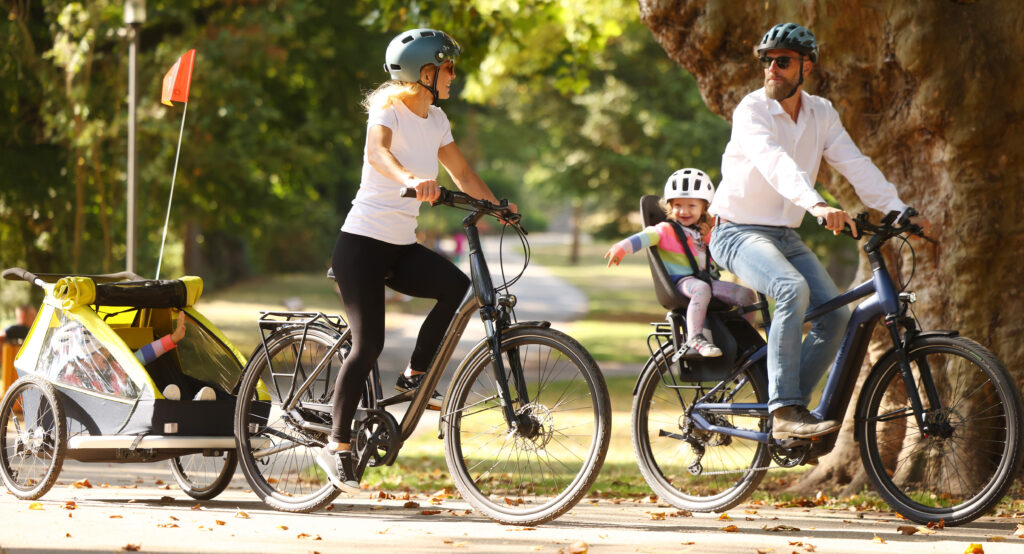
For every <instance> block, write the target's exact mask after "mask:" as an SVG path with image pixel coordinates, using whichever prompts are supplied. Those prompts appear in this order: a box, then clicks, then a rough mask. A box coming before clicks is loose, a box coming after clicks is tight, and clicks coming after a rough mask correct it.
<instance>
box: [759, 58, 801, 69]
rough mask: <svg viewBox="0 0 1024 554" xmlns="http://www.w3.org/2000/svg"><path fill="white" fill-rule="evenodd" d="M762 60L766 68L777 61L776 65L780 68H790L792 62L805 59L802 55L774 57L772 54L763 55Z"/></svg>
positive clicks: (762, 64)
mask: <svg viewBox="0 0 1024 554" xmlns="http://www.w3.org/2000/svg"><path fill="white" fill-rule="evenodd" d="M760 60H761V66H762V67H764V68H765V69H768V68H769V67H771V66H772V62H775V65H777V66H778V67H779V69H789V64H790V63H791V62H793V61H796V60H800V61H803V57H802V56H801V57H799V58H794V57H791V56H776V57H774V58H773V57H771V56H761V58H760Z"/></svg>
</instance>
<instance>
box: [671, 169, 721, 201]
mask: <svg viewBox="0 0 1024 554" xmlns="http://www.w3.org/2000/svg"><path fill="white" fill-rule="evenodd" d="M714 197H715V185H713V184H712V183H711V177H708V174H707V173H704V172H703V171H701V170H699V169H693V168H689V167H688V168H686V169H680V170H678V171H676V172H675V173H673V174H672V175H669V177H668V181H666V182H665V201H666V202H668V201H669V200H672V199H673V198H699V199H701V200H706V201H707V202H708V203H710V202H711V199H712V198H714Z"/></svg>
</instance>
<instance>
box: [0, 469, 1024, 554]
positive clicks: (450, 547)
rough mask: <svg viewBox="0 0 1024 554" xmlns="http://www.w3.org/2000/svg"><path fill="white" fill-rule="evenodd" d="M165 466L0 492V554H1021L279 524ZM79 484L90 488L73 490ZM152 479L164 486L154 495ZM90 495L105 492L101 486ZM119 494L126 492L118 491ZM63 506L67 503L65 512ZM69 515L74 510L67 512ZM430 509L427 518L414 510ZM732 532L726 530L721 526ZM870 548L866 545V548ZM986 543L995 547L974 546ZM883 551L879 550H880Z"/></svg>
mask: <svg viewBox="0 0 1024 554" xmlns="http://www.w3.org/2000/svg"><path fill="white" fill-rule="evenodd" d="M166 467H167V466H166V465H165V464H163V463H159V464H132V465H120V466H118V465H111V466H108V465H106V464H79V463H77V462H69V463H68V465H67V466H66V467H65V469H64V472H63V473H62V477H63V478H62V479H61V480H60V481H59V482H58V484H57V486H55V487H54V489H52V490H51V491H50V492H49V493H48V494H47V495H46V496H45V497H44V498H43V499H42V500H41V501H39V504H38V505H37V506H36V508H37V509H33V507H32V503H31V502H28V501H21V500H17V499H16V498H14V497H13V496H11V495H9V494H0V552H6V553H8V554H16V553H29V552H33V553H35V552H41V551H46V552H51V551H71V550H77V551H99V552H116V551H121V550H122V549H126V548H138V549H139V550H141V551H144V552H360V551H375V552H403V553H410V554H411V553H416V552H551V553H554V552H559V551H561V550H562V549H564V548H566V547H569V546H571V545H573V544H575V543H578V542H582V543H585V544H586V547H587V549H588V550H589V551H590V552H701V553H703V552H709V553H716V552H745V553H754V552H762V553H764V552H774V553H785V554H789V553H790V552H797V553H799V554H804V553H805V552H819V553H820V552H828V553H832V552H836V553H849V552H885V553H888V552H904V553H914V554H920V553H930V552H940V553H950V554H960V553H962V552H964V551H965V549H966V548H967V547H968V545H969V544H971V543H980V544H982V546H983V548H984V552H986V553H988V554H1001V553H1007V554H1009V553H1020V552H1022V551H1024V540H1022V539H1020V538H1017V537H1015V536H1014V535H1013V534H1012V533H1013V531H1014V529H1015V528H1016V526H1017V525H1018V524H1024V518H1007V517H1002V518H1000V517H987V518H983V519H982V520H980V521H977V522H974V523H972V524H969V525H967V526H963V527H958V528H948V529H944V530H941V531H938V532H936V533H935V534H933V535H927V536H926V535H922V534H920V533H918V534H915V535H913V536H906V535H902V534H900V533H899V532H898V531H897V527H899V526H900V525H906V524H907V523H906V522H904V521H902V520H899V519H898V518H896V517H895V516H893V515H892V514H887V513H878V512H851V511H848V510H825V509H820V508H809V509H804V508H784V509H775V508H765V507H762V506H749V505H741V506H739V507H737V508H736V509H733V510H730V511H729V512H728V513H729V514H730V516H731V521H722V520H720V519H719V516H717V515H715V514H694V515H692V516H689V517H686V516H680V515H677V514H678V512H677V510H675V509H674V508H670V507H668V506H665V505H661V504H658V503H656V502H649V501H641V502H621V503H617V504H616V503H614V502H612V501H607V500H592V499H584V501H583V502H581V503H580V504H579V505H578V506H577V507H576V508H574V509H573V510H572V511H571V512H570V513H568V514H566V515H565V516H563V517H561V518H560V519H558V520H556V521H555V522H552V523H549V524H547V525H543V526H541V527H539V528H535V529H524V528H521V527H507V526H502V525H498V524H496V523H493V522H491V521H490V520H488V519H486V518H484V517H483V516H481V515H479V514H477V513H475V512H470V513H468V514H467V513H466V510H467V509H468V508H469V506H468V505H467V504H465V503H463V502H461V501H455V500H445V501H443V502H442V503H441V504H439V505H437V506H431V505H430V503H429V501H428V499H427V498H425V497H424V496H422V495H421V496H419V497H413V498H411V499H409V500H411V501H413V502H418V503H419V504H420V505H421V506H420V507H417V508H405V507H404V505H405V503H406V502H408V501H409V500H406V499H404V498H400V499H395V498H391V499H378V498H372V497H371V496H372V495H373V493H370V492H367V493H364V494H362V495H360V496H359V497H356V498H353V497H348V496H341V497H339V498H338V500H336V501H335V503H334V505H333V507H332V508H331V510H329V511H326V510H325V511H320V512H316V513H312V514H286V513H281V512H275V511H273V510H270V509H269V508H267V507H266V506H265V505H264V504H263V503H261V502H260V501H259V500H257V499H256V497H255V495H253V494H252V493H251V492H249V491H247V490H246V485H245V483H244V481H241V480H240V478H239V477H238V476H236V481H235V482H234V484H233V486H232V487H231V488H229V489H228V490H227V491H225V492H224V493H223V494H222V495H221V496H220V497H218V498H217V499H215V500H212V501H207V502H202V503H199V502H197V501H195V500H192V499H191V498H189V497H187V496H186V495H185V494H184V493H182V492H181V491H180V490H178V489H177V487H176V486H175V485H174V484H173V481H172V480H171V477H170V473H169V472H168V471H166V469H165V468H166ZM85 475H89V476H90V477H89V480H90V483H91V484H92V485H93V488H91V489H84V488H83V489H77V488H73V487H72V486H70V485H71V483H72V482H73V481H74V480H75V479H80V478H81V477H82V476H85ZM158 480H161V481H166V482H170V483H172V484H171V485H170V486H169V487H167V488H164V485H163V484H158ZM103 485H107V486H106V487H104V486H103ZM125 487H128V488H125ZM69 502H70V503H73V504H68V503H69ZM69 506H73V508H74V509H68V507H69ZM426 509H429V510H437V511H438V513H427V514H424V513H423V511H424V510H426ZM730 525H735V527H736V531H733V532H728V531H725V530H723V528H725V527H727V526H730ZM876 537H877V538H876ZM993 537H995V538H996V540H999V539H1003V542H987V541H989V540H990V539H991V538H993ZM883 541H884V542H883Z"/></svg>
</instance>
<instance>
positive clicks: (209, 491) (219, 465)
mask: <svg viewBox="0 0 1024 554" xmlns="http://www.w3.org/2000/svg"><path fill="white" fill-rule="evenodd" d="M167 462H168V464H169V465H170V466H171V474H172V475H174V480H175V481H176V482H177V483H178V486H179V487H181V490H182V491H183V492H184V493H185V494H187V495H189V496H191V497H192V498H195V499H196V500H211V499H213V498H216V497H217V495H219V494H220V493H222V492H224V489H226V488H227V487H228V483H230V482H231V478H232V477H234V476H235V467H236V466H237V465H238V453H237V452H236V451H235V450H225V451H224V452H223V453H221V454H220V455H219V456H207V455H205V454H203V453H199V454H189V455H186V456H178V457H177V458H171V459H170V460H168V461H167Z"/></svg>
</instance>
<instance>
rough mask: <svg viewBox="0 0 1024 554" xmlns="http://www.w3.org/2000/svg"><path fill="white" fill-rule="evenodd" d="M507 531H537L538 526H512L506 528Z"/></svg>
mask: <svg viewBox="0 0 1024 554" xmlns="http://www.w3.org/2000/svg"><path fill="white" fill-rule="evenodd" d="M505 530H506V531H536V530H537V528H536V527H511V528H506V529H505Z"/></svg>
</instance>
